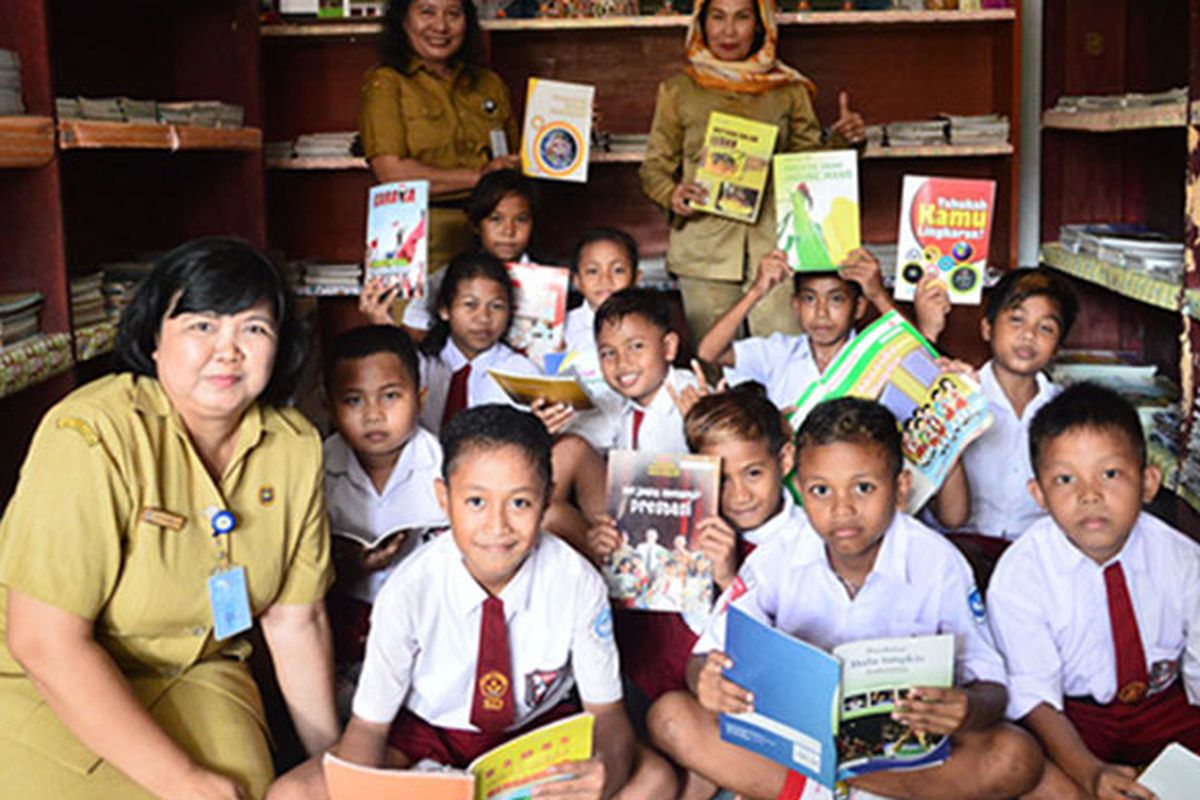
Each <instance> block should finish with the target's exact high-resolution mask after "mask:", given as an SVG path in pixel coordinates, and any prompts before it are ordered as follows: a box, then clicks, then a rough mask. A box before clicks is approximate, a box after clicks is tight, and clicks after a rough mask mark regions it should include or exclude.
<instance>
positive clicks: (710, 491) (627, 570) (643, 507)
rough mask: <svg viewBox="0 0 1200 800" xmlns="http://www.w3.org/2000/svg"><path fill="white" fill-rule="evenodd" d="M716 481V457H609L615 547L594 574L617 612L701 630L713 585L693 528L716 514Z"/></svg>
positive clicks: (617, 453) (627, 453) (639, 453)
mask: <svg viewBox="0 0 1200 800" xmlns="http://www.w3.org/2000/svg"><path fill="white" fill-rule="evenodd" d="M720 477H721V462H720V459H718V458H716V457H715V456H700V455H675V454H662V453H652V452H648V451H645V450H613V451H611V452H609V454H608V513H609V515H610V516H611V517H612V518H613V519H614V520H616V521H617V530H619V531H620V532H621V539H622V542H621V545H620V546H619V547H618V548H617V549H616V551H614V552H613V553H612V555H610V556H609V557H608V558H607V559H606V560H605V563H604V567H603V569H602V570H601V571H602V573H603V575H604V579H605V581H606V582H607V583H608V593H609V596H610V597H612V598H613V600H614V601H615V602H616V603H617V605H619V606H620V607H622V608H634V609H641V610H645V611H677V612H680V613H682V614H684V616H685V617H687V616H689V615H694V617H693V619H695V620H696V622H697V626H698V625H699V624H701V623H700V618H702V617H706V616H707V615H708V612H709V609H710V608H711V607H712V602H713V582H712V564H711V562H709V560H708V558H707V557H705V556H704V554H703V553H701V552H700V548H699V545H698V544H697V542H696V540H695V537H696V526H697V525H698V524H699V523H700V521H701V520H703V519H705V518H706V517H711V516H715V515H716V513H717V497H718V493H717V486H718V482H719V480H720ZM694 627H695V626H694Z"/></svg>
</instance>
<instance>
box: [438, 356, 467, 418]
mask: <svg viewBox="0 0 1200 800" xmlns="http://www.w3.org/2000/svg"><path fill="white" fill-rule="evenodd" d="M470 377H471V365H470V364H469V363H468V364H464V365H463V366H461V367H459V368H458V369H457V370H456V371H455V373H454V374H453V375H452V376H451V377H450V391H449V392H448V393H447V394H446V407H445V408H443V409H442V427H443V428H444V427H446V423H448V422H450V420H452V419H454V415H455V414H457V413H458V412H460V411H462V410H463V409H464V408H466V407H467V380H468V379H469V378H470Z"/></svg>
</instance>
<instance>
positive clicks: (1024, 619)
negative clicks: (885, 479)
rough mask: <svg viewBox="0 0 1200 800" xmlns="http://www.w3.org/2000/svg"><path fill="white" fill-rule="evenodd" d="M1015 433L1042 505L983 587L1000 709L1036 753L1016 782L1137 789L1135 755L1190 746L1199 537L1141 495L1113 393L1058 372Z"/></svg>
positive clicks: (1137, 460)
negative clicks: (1035, 744) (1005, 694)
mask: <svg viewBox="0 0 1200 800" xmlns="http://www.w3.org/2000/svg"><path fill="white" fill-rule="evenodd" d="M1029 440H1030V441H1029V449H1030V456H1031V460H1032V463H1033V468H1034V476H1035V477H1034V479H1033V480H1031V481H1030V482H1029V489H1030V492H1031V493H1032V494H1033V497H1034V499H1035V500H1036V501H1037V503H1038V505H1039V506H1041V507H1042V508H1043V509H1045V510H1046V511H1047V512H1049V514H1050V517H1049V518H1045V519H1043V520H1041V521H1039V522H1036V523H1034V524H1033V525H1032V526H1031V527H1030V528H1029V529H1028V530H1027V531H1026V533H1025V534H1024V535H1023V536H1022V537H1021V538H1020V539H1018V540H1017V541H1016V542H1014V543H1013V545H1012V546H1011V547H1009V548H1008V550H1007V551H1006V552H1005V554H1004V555H1003V556H1002V557H1001V559H1000V562H999V564H997V566H996V571H995V573H994V574H993V576H992V581H991V585H990V589H989V591H988V609H989V610H990V611H991V624H992V630H993V632H994V634H995V639H996V643H997V645H998V646H999V647H1000V649H1001V651H1002V652H1003V653H1004V656H1005V660H1006V662H1007V667H1008V672H1009V678H1008V683H1009V698H1010V699H1009V707H1008V714H1009V716H1010V717H1011V718H1013V719H1019V720H1021V721H1022V722H1023V723H1024V724H1025V725H1026V727H1028V728H1029V729H1030V730H1031V731H1033V733H1034V734H1036V735H1037V736H1038V738H1039V739H1041V741H1042V745H1043V746H1044V747H1045V749H1046V754H1047V756H1048V760H1047V765H1046V771H1045V773H1044V776H1043V778H1042V782H1041V784H1039V786H1038V788H1037V790H1036V791H1035V792H1034V793H1033V794H1032V795H1029V796H1030V797H1034V798H1056V800H1057V798H1075V797H1097V798H1101V799H1102V800H1108V799H1109V798H1113V799H1114V800H1115V799H1116V798H1126V797H1136V798H1145V799H1146V800H1148V799H1149V798H1152V797H1153V796H1154V795H1153V794H1152V793H1151V792H1150V791H1149V790H1148V789H1146V788H1145V787H1143V786H1141V785H1140V784H1138V783H1137V782H1136V780H1135V775H1136V772H1135V770H1134V768H1133V765H1144V764H1146V763H1148V762H1149V761H1150V760H1152V759H1153V758H1154V756H1155V755H1157V753H1158V752H1159V751H1160V750H1161V749H1162V748H1163V747H1164V746H1166V745H1167V744H1169V743H1170V742H1173V741H1174V742H1180V743H1181V744H1183V745H1184V746H1186V747H1188V748H1190V749H1192V750H1200V708H1197V704H1200V545H1198V544H1197V543H1196V542H1194V541H1192V540H1191V539H1189V538H1187V537H1186V536H1184V535H1183V534H1181V533H1180V532H1178V531H1176V530H1175V529H1173V528H1171V527H1170V526H1168V525H1166V524H1164V523H1162V522H1160V521H1159V520H1157V519H1155V518H1154V517H1152V516H1150V515H1149V514H1147V513H1145V512H1144V511H1142V504H1143V503H1145V502H1148V501H1149V500H1151V499H1153V497H1154V495H1155V493H1156V492H1157V491H1158V487H1159V481H1160V475H1159V471H1158V468H1157V467H1155V466H1153V465H1148V464H1146V448H1145V440H1144V439H1143V434H1142V427H1141V423H1140V421H1139V420H1138V416H1137V412H1136V411H1135V410H1134V408H1133V407H1132V406H1131V405H1129V403H1128V402H1126V401H1125V400H1124V399H1123V398H1121V397H1120V396H1119V395H1117V394H1115V393H1114V392H1111V391H1109V390H1107V389H1104V388H1101V387H1099V386H1095V385H1092V384H1086V383H1083V384H1077V385H1075V386H1072V387H1070V388H1069V389H1066V390H1065V391H1063V392H1062V394H1060V395H1059V396H1058V397H1057V398H1055V399H1054V400H1052V401H1051V402H1050V403H1048V404H1046V405H1045V406H1044V407H1043V408H1042V409H1041V410H1040V411H1039V412H1038V414H1037V416H1036V417H1035V418H1034V420H1033V423H1032V424H1031V426H1030V430H1029Z"/></svg>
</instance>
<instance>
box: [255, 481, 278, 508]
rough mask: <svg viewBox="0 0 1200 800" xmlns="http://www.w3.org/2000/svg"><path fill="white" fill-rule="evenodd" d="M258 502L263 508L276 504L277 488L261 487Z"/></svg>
mask: <svg viewBox="0 0 1200 800" xmlns="http://www.w3.org/2000/svg"><path fill="white" fill-rule="evenodd" d="M258 502H259V505H262V506H269V505H271V504H272V503H274V502H275V487H274V486H271V485H269V484H268V485H266V486H263V487H261V488H260V489H259V490H258Z"/></svg>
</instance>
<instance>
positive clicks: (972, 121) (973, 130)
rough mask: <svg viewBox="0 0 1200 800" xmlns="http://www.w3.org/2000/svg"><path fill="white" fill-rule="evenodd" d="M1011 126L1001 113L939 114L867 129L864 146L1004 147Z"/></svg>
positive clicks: (872, 126)
mask: <svg viewBox="0 0 1200 800" xmlns="http://www.w3.org/2000/svg"><path fill="white" fill-rule="evenodd" d="M1010 130H1011V124H1010V123H1009V120H1008V117H1006V116H1005V115H1003V114H980V115H976V116H963V115H959V114H941V115H939V116H938V118H937V119H928V120H908V121H899V122H889V123H887V124H885V125H868V126H867V144H868V145H873V146H875V147H881V146H888V147H936V146H938V145H944V144H947V143H949V144H957V145H969V146H974V147H979V146H983V145H996V144H1007V143H1008V136H1009V132H1010Z"/></svg>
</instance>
